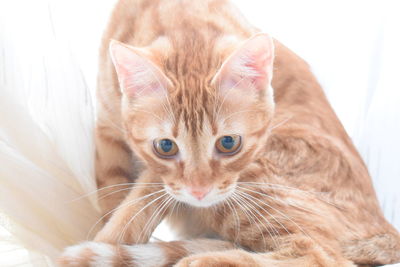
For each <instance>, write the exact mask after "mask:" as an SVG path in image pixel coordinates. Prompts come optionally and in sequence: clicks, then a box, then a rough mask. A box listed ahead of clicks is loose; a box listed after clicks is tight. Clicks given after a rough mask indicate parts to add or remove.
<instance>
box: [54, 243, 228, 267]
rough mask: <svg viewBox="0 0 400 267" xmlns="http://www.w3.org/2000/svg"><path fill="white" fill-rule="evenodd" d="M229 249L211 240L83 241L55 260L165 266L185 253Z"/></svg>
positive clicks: (70, 263) (63, 263)
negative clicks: (138, 242)
mask: <svg viewBox="0 0 400 267" xmlns="http://www.w3.org/2000/svg"><path fill="white" fill-rule="evenodd" d="M233 248H234V246H233V245H232V243H230V242H226V241H220V240H213V239H194V240H182V241H172V242H155V243H148V244H142V245H132V246H129V245H119V246H117V245H111V244H105V243H97V242H86V243H82V244H79V245H76V246H72V247H69V248H67V249H66V250H65V252H64V253H63V255H62V256H61V257H60V259H59V261H58V262H59V264H60V265H61V266H65V267H67V266H87V267H89V266H93V267H94V266H103V267H112V266H130V267H167V266H172V265H174V264H175V263H176V262H178V261H179V260H180V259H182V258H184V257H186V256H188V255H192V254H197V253H205V252H209V251H224V250H230V249H233Z"/></svg>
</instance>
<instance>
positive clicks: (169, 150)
mask: <svg viewBox="0 0 400 267" xmlns="http://www.w3.org/2000/svg"><path fill="white" fill-rule="evenodd" d="M110 51H111V56H112V59H113V62H114V65H115V68H116V71H117V75H118V80H119V82H120V86H121V90H122V92H123V93H122V95H123V99H122V101H123V102H122V106H123V108H122V109H123V111H122V114H123V123H124V127H125V129H126V132H127V137H126V138H127V140H128V142H129V144H130V146H131V147H132V149H133V150H134V152H135V153H136V154H137V155H138V156H139V157H141V158H142V159H143V160H144V162H145V163H146V165H147V168H148V169H149V170H151V173H152V174H153V175H155V176H157V178H160V180H161V181H162V182H163V183H164V185H165V189H166V190H167V192H168V193H170V194H171V195H172V196H173V197H174V198H175V199H177V200H179V201H182V202H185V203H188V204H190V205H193V206H199V207H207V206H211V205H214V204H216V203H218V202H221V201H223V200H225V199H227V198H228V197H229V196H230V195H231V194H232V192H233V191H234V190H235V186H236V182H237V181H238V179H239V175H240V173H241V172H242V171H243V170H244V169H245V168H246V166H247V165H248V164H249V163H250V162H252V161H254V159H255V157H256V156H257V154H258V153H260V151H261V150H262V149H263V147H264V144H265V141H266V138H267V136H268V130H269V123H270V121H271V119H272V115H273V110H274V102H273V91H272V88H271V79H272V66H273V57H274V49H273V41H272V39H271V38H270V37H269V36H268V35H266V34H257V35H255V36H253V37H252V38H250V39H248V40H247V41H245V42H243V43H242V44H241V45H239V46H238V47H236V49H234V51H233V52H230V55H229V56H227V57H226V56H225V59H224V62H223V64H219V66H218V68H215V69H214V70H213V71H211V73H213V75H212V76H208V77H205V75H201V74H197V75H196V71H195V68H196V63H194V64H193V66H191V68H193V69H192V70H182V69H180V70H181V71H180V72H182V73H174V71H175V72H177V70H179V68H175V69H173V68H172V69H169V70H167V69H166V67H165V64H164V63H162V62H160V61H162V60H160V59H159V58H158V57H157V55H156V54H157V53H156V52H154V51H151V49H138V48H133V47H129V46H126V45H124V44H121V43H118V42H115V41H114V42H112V43H111V45H110ZM181 56H184V54H182V55H181ZM175 64H179V62H175ZM203 64H205V62H203Z"/></svg>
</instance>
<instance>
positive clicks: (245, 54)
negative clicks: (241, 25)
mask: <svg viewBox="0 0 400 267" xmlns="http://www.w3.org/2000/svg"><path fill="white" fill-rule="evenodd" d="M273 63H274V44H273V40H272V38H271V37H270V36H269V35H267V34H265V33H259V34H256V35H254V36H253V37H251V38H250V39H248V40H246V41H245V42H244V43H243V44H242V45H241V46H240V47H239V48H238V49H237V50H236V51H234V52H233V53H232V54H231V55H230V56H229V57H228V59H227V60H226V61H225V62H224V63H223V64H222V66H221V68H220V70H219V71H218V72H217V74H216V75H215V77H214V79H213V81H212V82H213V83H214V84H215V85H216V86H217V87H218V88H220V90H230V89H235V88H238V89H240V90H243V91H245V90H246V91H247V92H243V93H245V94H248V93H250V92H249V91H248V90H253V91H256V92H257V93H260V94H261V95H263V96H267V97H271V98H272V94H273V92H272V88H271V80H272V72H273Z"/></svg>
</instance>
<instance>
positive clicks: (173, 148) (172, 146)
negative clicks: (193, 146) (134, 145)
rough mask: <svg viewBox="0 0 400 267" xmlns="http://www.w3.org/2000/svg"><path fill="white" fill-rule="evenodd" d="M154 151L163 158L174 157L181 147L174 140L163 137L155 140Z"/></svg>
mask: <svg viewBox="0 0 400 267" xmlns="http://www.w3.org/2000/svg"><path fill="white" fill-rule="evenodd" d="M153 146H154V151H155V152H156V154H157V156H159V157H161V158H172V157H174V156H175V155H176V154H177V153H178V151H179V149H178V146H177V145H176V143H175V142H174V141H172V140H171V139H167V138H163V139H156V140H154V141H153Z"/></svg>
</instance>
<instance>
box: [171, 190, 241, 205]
mask: <svg viewBox="0 0 400 267" xmlns="http://www.w3.org/2000/svg"><path fill="white" fill-rule="evenodd" d="M233 191H234V188H232V189H231V190H229V191H227V192H224V193H219V192H217V190H215V191H214V190H212V192H210V194H209V195H207V196H206V197H205V198H203V199H201V200H198V199H196V198H194V197H193V196H191V195H189V194H185V193H184V192H183V193H181V194H179V195H177V194H173V193H170V192H169V193H170V195H171V196H172V197H173V198H174V199H176V200H177V201H179V202H183V203H185V204H187V205H189V206H192V207H196V208H209V207H212V206H215V205H217V204H220V203H221V202H224V201H226V200H227V199H229V197H230V196H231V195H232V194H233ZM167 192H168V190H167Z"/></svg>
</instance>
